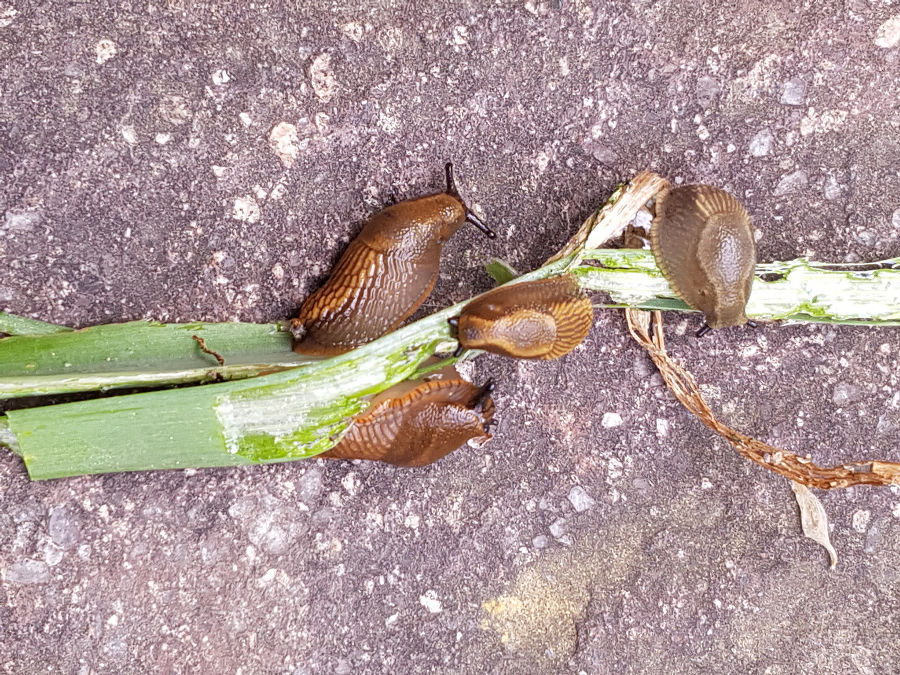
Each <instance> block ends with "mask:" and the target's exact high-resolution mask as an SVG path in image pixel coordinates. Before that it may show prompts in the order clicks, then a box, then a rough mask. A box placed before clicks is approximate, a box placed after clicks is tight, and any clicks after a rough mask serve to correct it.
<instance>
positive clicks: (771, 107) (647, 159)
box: [0, 0, 900, 674]
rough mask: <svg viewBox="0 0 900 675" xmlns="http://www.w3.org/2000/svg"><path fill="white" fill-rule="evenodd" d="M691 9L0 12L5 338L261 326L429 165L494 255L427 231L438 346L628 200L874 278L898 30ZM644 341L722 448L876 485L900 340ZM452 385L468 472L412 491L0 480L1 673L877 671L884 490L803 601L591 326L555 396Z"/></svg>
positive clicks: (312, 475) (892, 586) (277, 7)
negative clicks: (473, 433) (728, 211)
mask: <svg viewBox="0 0 900 675" xmlns="http://www.w3.org/2000/svg"><path fill="white" fill-rule="evenodd" d="M295 4H296V6H295ZM707 4H708V5H712V4H716V5H717V7H715V8H714V7H712V6H706V7H704V8H703V9H698V8H697V3H694V2H683V1H682V0H664V1H663V2H648V1H647V0H632V1H631V2H627V3H595V4H590V3H588V2H585V1H584V0H565V1H563V0H560V1H559V2H536V1H534V0H528V1H527V2H516V3H512V2H501V3H491V4H488V3H479V2H463V3H445V2H428V3H402V4H399V5H395V4H394V3H389V2H377V1H376V2H364V3H346V4H344V3H329V2H322V1H315V2H308V3H284V4H282V3H277V2H256V3H238V2H231V3H211V2H204V1H198V0H169V1H168V2H166V1H163V0H151V1H150V2H146V3H132V2H127V1H126V2H81V3H56V2H47V1H46V0H44V1H40V0H0V269H2V276H0V306H2V308H3V309H6V310H8V311H11V312H16V313H21V314H26V315H29V316H34V317H37V318H40V319H44V320H47V321H56V322H63V323H67V324H70V325H77V326H83V325H89V324H95V323H100V322H110V321H124V320H128V319H135V318H139V317H152V318H156V319H161V320H167V321H187V320H192V319H205V320H230V319H240V320H244V321H263V320H271V319H279V318H284V317H287V316H289V315H291V314H292V313H293V312H294V311H295V310H296V308H297V307H298V305H299V303H300V301H301V300H302V298H303V297H304V296H305V294H307V293H308V292H310V291H311V290H312V289H314V288H315V287H316V286H317V285H318V284H319V283H320V282H321V281H322V279H323V278H324V276H325V275H326V274H327V272H328V270H329V267H330V265H331V264H332V262H333V261H334V260H335V258H336V257H337V255H338V254H339V253H340V251H341V249H342V246H344V245H345V244H346V242H347V241H349V238H350V237H351V236H352V235H353V234H354V233H355V232H356V231H357V229H358V228H359V226H360V223H361V222H362V221H363V220H364V219H365V217H366V216H367V215H369V214H371V213H373V212H374V211H376V210H377V209H378V208H379V207H381V206H382V205H384V204H385V203H386V201H387V200H388V199H389V198H390V197H391V196H392V195H396V196H398V197H401V198H405V197H412V196H418V195H421V194H424V193H427V192H429V191H432V190H435V189H438V188H439V187H440V185H441V180H442V177H441V167H442V164H443V162H444V160H446V159H452V160H454V161H455V162H456V164H457V171H458V175H459V180H460V184H461V189H462V190H463V192H464V194H465V195H467V196H468V199H469V200H470V201H471V202H472V203H474V204H476V205H477V208H478V209H480V211H481V213H482V214H483V215H484V217H485V219H486V220H487V221H489V222H490V223H491V224H492V225H493V226H494V227H495V228H496V229H498V230H499V231H500V232H501V235H500V236H499V237H498V238H497V240H496V241H494V242H489V241H487V240H486V239H484V238H483V237H481V236H480V235H478V234H477V233H475V232H474V231H473V230H462V231H460V233H459V234H457V236H456V237H455V238H454V239H453V240H452V241H451V243H450V244H449V245H448V246H447V252H446V257H445V259H444V265H443V274H442V276H441V280H440V283H439V285H438V288H437V289H436V292H435V294H434V295H433V296H432V298H431V299H430V300H429V302H428V308H430V309H434V308H437V307H441V306H444V305H445V304H447V303H449V302H451V301H455V300H458V299H461V298H465V297H468V296H470V295H471V294H473V293H475V292H476V291H480V290H484V289H486V288H487V287H488V286H489V280H488V278H487V276H486V275H485V274H484V273H483V271H482V268H481V265H482V263H483V262H484V261H485V260H486V259H487V258H488V257H489V256H503V257H505V258H506V259H508V260H509V261H510V262H512V263H513V264H514V265H516V266H517V267H519V268H521V269H527V268H530V267H532V266H534V265H536V264H538V263H539V262H540V261H541V260H543V259H544V258H546V257H547V256H548V255H549V254H550V253H551V252H553V251H554V250H556V248H557V247H558V246H559V245H560V244H561V243H562V242H563V241H564V240H565V239H566V238H567V236H568V234H569V233H571V232H572V231H574V229H575V227H576V226H577V225H578V224H579V223H580V222H581V220H582V219H583V218H584V217H585V216H586V215H587V214H588V213H589V212H590V210H591V208H592V207H593V206H594V205H596V204H597V203H598V202H599V201H601V200H602V199H604V198H605V196H606V195H607V194H608V192H609V191H610V190H611V189H612V187H613V186H614V184H615V183H616V182H617V181H619V180H621V179H623V178H627V177H628V176H630V175H631V174H632V173H633V172H635V171H637V170H639V169H643V168H649V169H652V170H656V171H659V172H661V173H665V174H666V175H668V176H669V177H670V178H672V179H676V180H677V179H683V180H685V181H706V182H712V183H715V184H717V185H719V186H722V187H724V188H726V189H729V190H732V191H733V192H735V193H736V194H738V195H739V196H740V197H741V198H742V199H743V200H744V202H745V203H746V205H747V207H748V209H749V211H750V212H751V214H752V215H753V217H754V219H755V223H756V225H757V227H758V229H759V231H760V235H761V236H760V240H759V253H760V259H761V260H769V259H784V258H792V257H795V256H798V255H809V256H812V257H815V258H817V259H827V260H834V261H842V260H866V259H878V258H881V257H886V256H888V255H898V254H900V175H898V165H900V147H898V137H900V136H898V123H900V112H898V106H897V91H898V84H900V83H898V73H900V63H898V61H900V51H898V47H897V41H898V38H900V20H898V18H897V14H898V5H897V4H896V2H892V1H890V0H870V1H868V2H867V1H866V0H847V1H846V2H834V1H828V0H826V1H824V2H818V3H784V2H776V1H772V0H748V1H747V2H743V3H707ZM287 5H291V7H290V8H289V7H288V6H287ZM668 325H669V334H670V336H671V337H670V348H671V350H672V351H673V352H674V353H675V354H676V355H677V356H678V357H679V358H680V359H682V360H683V362H685V363H686V364H688V366H689V367H690V368H691V370H692V371H693V372H694V374H695V375H696V377H697V378H698V379H699V380H700V381H701V382H703V383H704V388H705V392H706V393H707V394H708V396H709V400H710V402H711V404H712V405H713V407H714V408H715V409H716V410H718V411H721V413H722V415H723V417H724V418H725V419H726V420H728V421H730V422H731V423H732V424H733V425H735V426H737V427H738V428H740V429H742V430H744V431H747V432H749V433H753V434H755V435H757V436H758V437H760V438H762V439H764V440H766V441H769V442H772V443H775V444H781V445H783V446H784V447H787V448H789V449H792V450H796V451H801V452H810V453H812V454H813V455H814V456H815V457H816V459H818V460H820V461H822V462H825V463H827V462H840V461H842V460H847V459H851V458H859V457H871V456H881V457H884V458H892V459H898V458H900V448H898V436H900V394H898V393H897V392H898V377H900V373H898V366H897V357H898V353H900V332H898V331H897V330H896V329H881V330H876V329H866V328H844V327H828V326H809V327H777V326H766V327H764V328H762V329H760V330H757V331H751V330H728V331H724V332H719V333H716V334H715V335H711V336H709V337H707V338H704V339H703V340H702V341H696V340H694V339H693V338H692V337H691V334H692V332H693V331H694V330H695V328H696V327H697V319H696V318H695V317H690V318H681V317H678V316H672V317H670V319H669V324H668ZM474 375H475V377H476V378H477V379H481V378H483V377H485V376H487V375H491V376H493V377H494V378H496V379H497V381H498V383H499V392H498V394H497V396H496V399H495V400H496V403H497V410H498V417H499V418H500V423H499V427H498V437H497V438H496V440H494V441H493V442H492V443H490V444H488V445H487V446H485V447H484V448H481V449H479V450H475V449H472V448H466V449H463V450H461V451H459V452H458V453H456V454H455V455H452V456H450V457H449V458H447V459H446V460H444V461H441V462H440V463H438V464H436V465H434V466H431V467H429V468H426V469H423V470H397V469H393V468H390V467H384V466H377V465H372V464H363V463H360V464H356V465H354V464H351V463H328V464H326V463H325V462H324V461H321V460H320V461H309V462H299V463H295V464H292V465H282V466H272V467H266V468H252V469H243V470H201V471H185V472H169V473H156V474H153V473H144V474H137V475H113V476H106V477H94V478H80V479H74V480H62V481H57V482H50V483H41V484H31V483H29V482H28V480H27V478H26V474H25V472H24V470H23V468H22V466H21V464H20V462H19V461H18V460H17V459H16V458H14V457H12V456H11V455H9V454H6V453H4V454H2V456H0V573H2V586H0V668H2V669H3V670H4V671H5V672H10V673H35V672H61V673H135V672H147V671H156V672H209V673H212V672H215V673H326V672H333V673H357V672H366V673H369V672H371V673H382V672H391V673H407V672H448V673H481V672H498V673H550V672H574V673H577V672H585V673H613V672H616V673H618V672H633V673H662V672H685V673H690V672H697V673H699V672H703V673H707V672H716V673H795V672H812V671H815V672H819V673H857V672H858V673H864V674H869V673H885V672H890V671H893V670H895V669H896V664H897V663H898V659H900V640H898V633H900V628H898V626H900V611H898V600H900V491H898V490H892V489H856V490H846V491H843V492H836V493H833V494H823V495H822V500H823V502H824V504H825V507H826V509H827V510H828V513H829V515H830V518H831V520H832V523H833V532H832V540H833V543H834V544H835V546H836V547H837V549H838V552H839V555H840V562H839V565H838V568H837V570H836V571H835V572H830V571H829V570H828V564H827V555H826V553H825V551H824V549H822V548H820V547H818V546H817V545H816V544H814V543H813V542H811V541H810V540H808V539H805V538H804V537H803V535H802V534H801V531H800V527H799V519H798V515H797V507H796V504H795V502H794V497H793V495H792V493H791V490H790V486H789V485H788V484H787V483H786V481H784V480H783V479H781V478H779V477H778V476H775V475H771V474H768V473H766V472H764V471H763V470H761V469H759V468H757V467H756V466H753V465H750V464H749V463H747V462H746V461H744V460H742V459H740V458H739V457H738V456H737V455H736V454H735V453H734V452H732V451H731V450H730V448H729V447H727V446H726V444H725V443H724V442H723V441H720V440H718V439H716V438H714V437H713V436H712V435H711V434H710V433H709V432H708V431H707V430H706V429H705V428H704V427H702V426H701V425H700V424H699V423H698V422H697V421H695V420H694V419H692V418H691V417H690V416H689V415H688V414H687V413H685V411H684V410H682V408H681V407H680V406H679V405H678V404H677V403H676V402H675V401H674V400H673V398H672V396H671V395H670V394H669V393H668V392H667V391H666V390H665V388H663V387H662V386H661V382H660V380H659V377H658V375H654V374H653V371H652V368H651V366H650V363H649V361H648V359H647V358H646V357H645V356H643V355H642V354H641V353H640V352H639V351H638V349H637V347H636V346H635V345H634V344H633V343H632V342H631V341H630V339H629V338H628V336H627V334H626V331H625V328H624V324H623V320H622V317H621V316H620V315H619V314H617V313H614V312H607V313H602V314H598V317H597V321H596V325H595V327H594V329H593V330H592V332H591V335H590V336H589V338H588V340H587V342H586V344H585V345H584V346H583V347H581V348H579V349H578V350H577V351H576V352H574V353H573V354H571V355H570V356H568V357H567V358H565V359H563V360H561V361H559V362H553V363H515V362H511V361H505V360H503V359H501V358H499V357H498V358H494V357H484V358H482V359H480V360H479V361H478V362H477V366H476V368H475V372H474ZM607 413H615V414H616V415H618V418H617V417H616V416H615V415H607ZM604 416H605V418H604ZM604 419H605V422H606V423H605V424H604ZM619 422H620V423H619Z"/></svg>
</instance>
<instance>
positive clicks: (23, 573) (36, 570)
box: [5, 560, 50, 585]
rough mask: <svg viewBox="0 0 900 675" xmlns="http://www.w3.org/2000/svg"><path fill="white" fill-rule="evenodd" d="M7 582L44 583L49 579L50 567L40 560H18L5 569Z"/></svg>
mask: <svg viewBox="0 0 900 675" xmlns="http://www.w3.org/2000/svg"><path fill="white" fill-rule="evenodd" d="M5 580H6V582H7V583H10V584H23V585H24V584H45V583H47V582H48V581H50V568H49V567H47V563H45V562H43V561H41V560H19V561H18V562H14V563H13V564H12V565H10V566H9V567H8V568H7V570H6V578H5Z"/></svg>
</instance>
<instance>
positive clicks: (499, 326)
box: [457, 274, 594, 359]
mask: <svg viewBox="0 0 900 675" xmlns="http://www.w3.org/2000/svg"><path fill="white" fill-rule="evenodd" d="M593 320H594V310H593V307H592V306H591V301H590V300H589V299H588V298H587V297H585V295H584V294H583V293H582V292H581V290H580V289H579V288H578V282H577V281H576V280H575V278H574V277H573V276H572V275H570V274H565V275H563V276H559V277H552V278H550V279H541V280H539V281H526V282H523V283H521V284H513V285H511V286H501V287H500V288H497V289H495V290H493V291H490V292H489V293H485V294H484V295H482V296H481V297H480V298H477V299H475V300H473V301H472V302H470V303H469V304H468V305H466V306H465V307H464V308H463V310H462V313H461V314H460V316H459V320H458V324H457V330H458V339H459V344H460V347H461V348H463V349H483V350H485V351H489V352H494V353H495V354H501V355H503V356H511V357H515V358H520V359H556V358H559V357H560V356H563V355H564V354H568V353H569V352H570V351H572V350H573V349H574V348H575V347H576V346H578V345H579V344H581V342H582V340H584V338H585V336H586V335H587V334H588V331H589V330H590V328H591V324H592V323H593Z"/></svg>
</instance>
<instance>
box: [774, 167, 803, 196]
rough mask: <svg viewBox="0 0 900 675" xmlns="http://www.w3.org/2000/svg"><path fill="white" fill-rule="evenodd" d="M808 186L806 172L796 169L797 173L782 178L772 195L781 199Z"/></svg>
mask: <svg viewBox="0 0 900 675" xmlns="http://www.w3.org/2000/svg"><path fill="white" fill-rule="evenodd" d="M808 184H809V177H808V176H807V175H806V172H805V171H803V169H798V170H797V171H794V172H792V173H789V174H785V175H784V176H782V177H781V180H779V181H778V185H776V186H775V191H774V192H773V193H772V194H773V195H775V196H776V197H781V196H783V195H788V194H791V193H792V192H797V191H798V190H802V189H803V188H805V187H806V186H807V185H808Z"/></svg>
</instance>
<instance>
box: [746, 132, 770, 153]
mask: <svg viewBox="0 0 900 675" xmlns="http://www.w3.org/2000/svg"><path fill="white" fill-rule="evenodd" d="M774 142H775V134H773V133H772V130H771V129H763V130H762V131H760V132H757V134H756V135H755V136H754V137H753V138H751V139H750V154H751V155H753V156H754V157H765V156H766V155H768V154H769V153H770V152H772V144H773V143H774Z"/></svg>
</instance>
